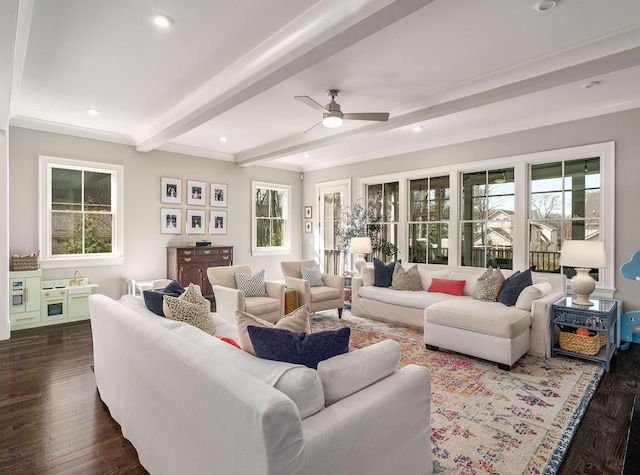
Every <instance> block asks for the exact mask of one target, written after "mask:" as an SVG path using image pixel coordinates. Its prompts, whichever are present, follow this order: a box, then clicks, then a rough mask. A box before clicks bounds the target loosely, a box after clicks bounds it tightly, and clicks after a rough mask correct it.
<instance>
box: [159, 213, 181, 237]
mask: <svg viewBox="0 0 640 475" xmlns="http://www.w3.org/2000/svg"><path fill="white" fill-rule="evenodd" d="M160 213H161V215H160V232H161V233H163V234H182V226H181V224H182V210H181V209H168V208H162V209H161V210H160Z"/></svg>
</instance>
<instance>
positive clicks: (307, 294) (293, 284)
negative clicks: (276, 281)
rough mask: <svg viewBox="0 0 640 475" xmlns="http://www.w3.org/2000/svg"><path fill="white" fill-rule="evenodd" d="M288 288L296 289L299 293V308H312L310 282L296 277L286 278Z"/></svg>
mask: <svg viewBox="0 0 640 475" xmlns="http://www.w3.org/2000/svg"><path fill="white" fill-rule="evenodd" d="M284 280H285V282H286V283H287V288H289V289H295V290H296V292H298V307H302V306H303V305H308V306H309V307H310V306H311V286H310V285H309V282H308V281H306V280H304V279H298V278H296V277H285V278H284Z"/></svg>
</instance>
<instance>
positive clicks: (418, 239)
mask: <svg viewBox="0 0 640 475" xmlns="http://www.w3.org/2000/svg"><path fill="white" fill-rule="evenodd" d="M428 226H429V225H428V224H422V223H418V224H410V225H409V262H421V263H423V264H424V263H426V262H427V245H428V242H427V235H428V232H429V227H428Z"/></svg>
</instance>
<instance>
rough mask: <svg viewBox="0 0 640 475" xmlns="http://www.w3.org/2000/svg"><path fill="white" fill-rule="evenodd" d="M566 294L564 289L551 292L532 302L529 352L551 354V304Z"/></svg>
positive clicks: (544, 355)
mask: <svg viewBox="0 0 640 475" xmlns="http://www.w3.org/2000/svg"><path fill="white" fill-rule="evenodd" d="M565 295H566V292H564V291H556V292H551V293H550V294H549V295H545V296H544V297H541V298H539V299H536V300H534V301H533V302H532V303H531V344H530V347H529V353H530V354H532V355H535V356H542V357H545V358H547V357H549V356H551V339H552V337H553V335H552V333H551V305H553V304H554V303H556V302H557V301H558V300H560V299H561V298H562V297H564V296H565Z"/></svg>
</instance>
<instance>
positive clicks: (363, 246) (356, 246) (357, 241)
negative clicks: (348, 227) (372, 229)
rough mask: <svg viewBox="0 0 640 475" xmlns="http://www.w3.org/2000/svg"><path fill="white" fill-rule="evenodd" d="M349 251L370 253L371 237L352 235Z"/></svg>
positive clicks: (352, 252)
mask: <svg viewBox="0 0 640 475" xmlns="http://www.w3.org/2000/svg"><path fill="white" fill-rule="evenodd" d="M349 251H350V252H351V254H369V253H370V252H371V238H369V237H352V238H351V246H350V248H349Z"/></svg>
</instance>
